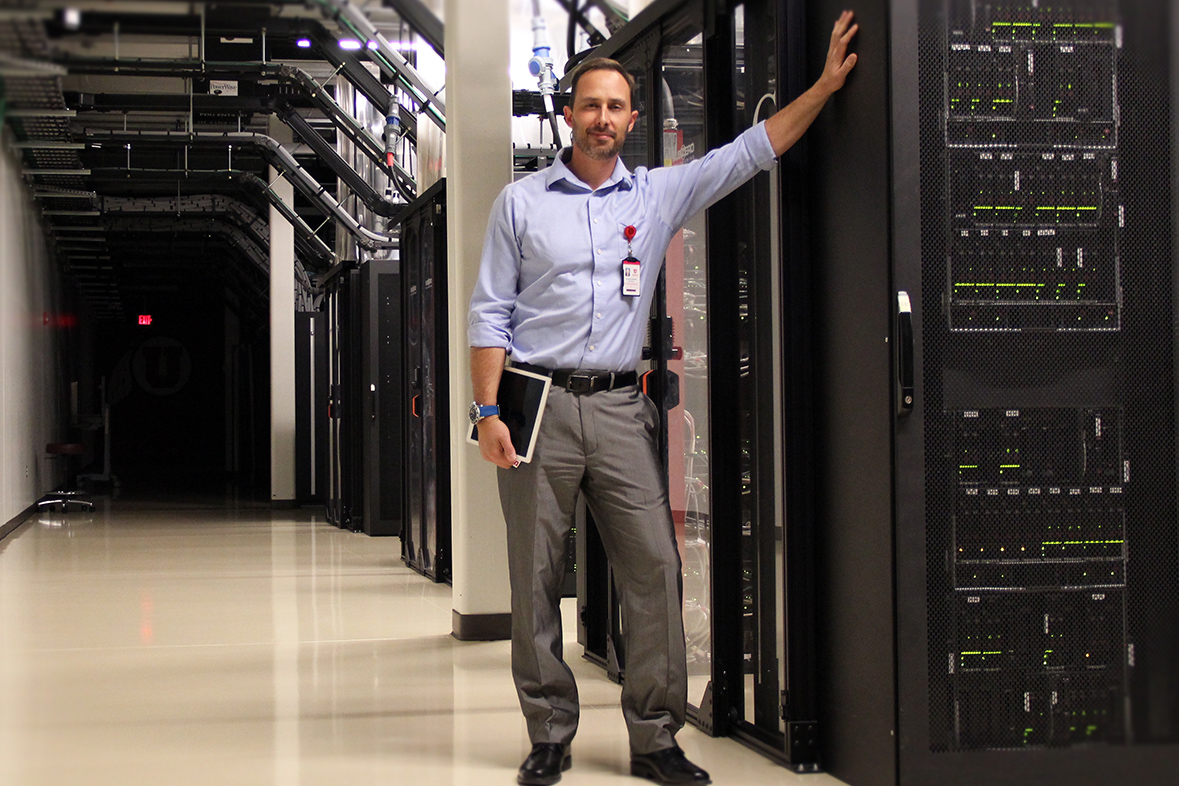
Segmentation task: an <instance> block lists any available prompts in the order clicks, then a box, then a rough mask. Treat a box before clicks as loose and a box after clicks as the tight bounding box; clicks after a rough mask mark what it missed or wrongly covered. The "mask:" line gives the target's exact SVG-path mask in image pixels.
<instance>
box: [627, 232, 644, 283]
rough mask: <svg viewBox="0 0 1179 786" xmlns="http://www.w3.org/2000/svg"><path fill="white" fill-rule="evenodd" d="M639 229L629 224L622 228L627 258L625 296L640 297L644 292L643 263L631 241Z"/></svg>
mask: <svg viewBox="0 0 1179 786" xmlns="http://www.w3.org/2000/svg"><path fill="white" fill-rule="evenodd" d="M636 234H638V230H637V229H635V228H634V227H633V226H627V227H626V229H624V230H622V236H623V237H625V238H626V259H624V260H622V294H623V296H624V297H638V296H639V295H640V294H641V293H642V288H641V277H640V275H639V274H640V272H641V265H640V263H639V260H637V259H635V255H634V251H632V250H631V247H630V242H631V241H632V240H634V239H635V235H636Z"/></svg>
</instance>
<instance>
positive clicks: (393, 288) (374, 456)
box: [354, 259, 405, 535]
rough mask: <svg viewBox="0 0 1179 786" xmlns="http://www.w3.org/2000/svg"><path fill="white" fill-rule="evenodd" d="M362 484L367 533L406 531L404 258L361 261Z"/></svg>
mask: <svg viewBox="0 0 1179 786" xmlns="http://www.w3.org/2000/svg"><path fill="white" fill-rule="evenodd" d="M359 286H360V305H361V308H360V320H359V321H360V345H359V347H357V354H359V355H360V367H361V377H360V386H359V389H358V390H357V391H356V393H357V396H356V398H357V399H358V401H359V403H360V407H359V408H358V410H357V411H358V413H359V414H360V418H359V419H358V420H357V421H356V422H355V423H354V425H355V427H356V428H357V430H358V431H359V432H360V434H359V443H360V445H361V468H360V475H361V478H360V483H361V494H362V495H363V499H364V508H363V518H362V521H361V526H360V528H361V529H362V530H363V531H364V533H365V534H367V535H400V534H401V530H402V497H403V488H404V486H403V485H402V484H403V478H402V451H403V449H404V448H403V445H404V441H405V429H404V426H403V424H402V422H401V414H400V413H401V410H402V407H403V403H402V402H403V401H404V395H405V394H404V391H403V383H402V380H403V379H404V377H403V376H402V371H401V363H402V351H403V350H402V319H401V263H400V262H399V261H398V260H393V259H370V260H369V261H367V262H365V263H364V264H363V265H361V266H360V279H359Z"/></svg>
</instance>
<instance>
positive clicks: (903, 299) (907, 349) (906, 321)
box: [897, 292, 913, 415]
mask: <svg viewBox="0 0 1179 786" xmlns="http://www.w3.org/2000/svg"><path fill="white" fill-rule="evenodd" d="M897 377H898V379H897V382H898V383H899V384H898V385H897V387H898V395H897V414H898V415H908V414H909V413H910V412H912V411H913V306H912V305H911V304H910V302H909V293H908V292H897Z"/></svg>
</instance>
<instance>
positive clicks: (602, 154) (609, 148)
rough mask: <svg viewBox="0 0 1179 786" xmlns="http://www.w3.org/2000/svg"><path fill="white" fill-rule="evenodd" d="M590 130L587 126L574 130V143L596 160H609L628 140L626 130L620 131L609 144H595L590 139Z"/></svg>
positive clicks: (587, 155) (588, 156)
mask: <svg viewBox="0 0 1179 786" xmlns="http://www.w3.org/2000/svg"><path fill="white" fill-rule="evenodd" d="M589 135H590V130H589V129H586V128H582V129H576V128H575V129H574V130H573V144H574V145H575V146H576V147H577V149H578V150H580V151H581V152H582V153H584V154H585V155H586V157H587V158H590V159H593V160H594V161H609V160H610V159H611V158H613V157H614V156H616V155H618V153H619V151H621V150H622V143H623V142H625V141H626V132H625V131H619V132H616V133H615V134H614V139H613V141H612V143H611V144H609V145H595V144H593V143H592V142H591V141H590V136H589Z"/></svg>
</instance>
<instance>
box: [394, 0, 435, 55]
mask: <svg viewBox="0 0 1179 786" xmlns="http://www.w3.org/2000/svg"><path fill="white" fill-rule="evenodd" d="M385 5H386V6H387V7H389V8H392V9H393V10H394V11H396V12H397V15H398V16H400V17H401V18H402V19H404V20H405V21H406V22H408V23H409V26H410V27H411V28H412V29H413V31H414V32H415V33H417V34H418V35H419V36H421V37H422V40H423V41H425V42H426V43H427V44H429V45H430V47H431V48H433V50H434V51H435V52H437V53H438V56H439V57H441V58H445V57H446V54H445V52H444V51H443V44H444V43H445V41H444V39H445V32H444V31H445V26H444V25H443V24H442V20H440V19H439V18H438V17H437V16H435V15H434V12H433V11H431V10H430V9H429V8H427V7H426V6H425V5H423V4H422V0H385Z"/></svg>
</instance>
